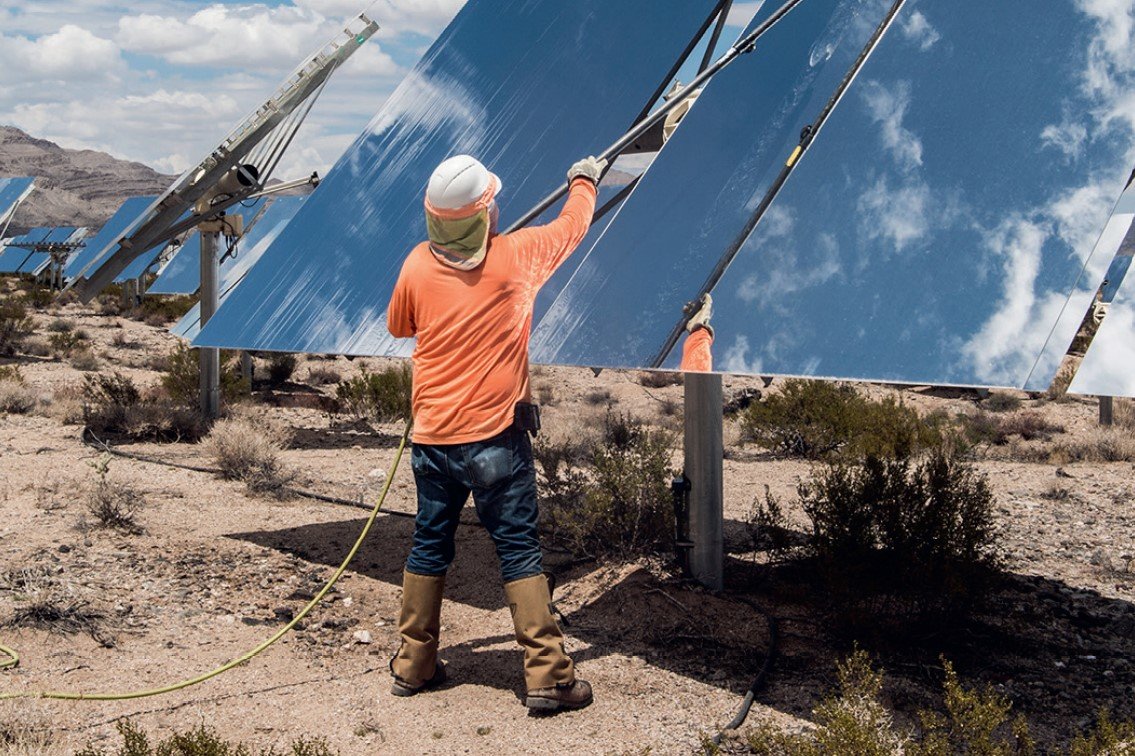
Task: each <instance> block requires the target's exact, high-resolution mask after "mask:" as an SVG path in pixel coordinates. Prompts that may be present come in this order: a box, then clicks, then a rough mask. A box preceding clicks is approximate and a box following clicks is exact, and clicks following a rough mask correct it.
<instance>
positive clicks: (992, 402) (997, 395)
mask: <svg viewBox="0 0 1135 756" xmlns="http://www.w3.org/2000/svg"><path fill="white" fill-rule="evenodd" d="M981 408H982V409H984V410H986V411H988V412H1016V411H1017V410H1019V409H1020V408H1021V400H1020V398H1019V397H1016V396H1014V395H1012V394H1007V393H1004V392H1001V391H994V392H992V393H990V394H989V396H987V397H986V398H985V399H983V400H982V401H981Z"/></svg>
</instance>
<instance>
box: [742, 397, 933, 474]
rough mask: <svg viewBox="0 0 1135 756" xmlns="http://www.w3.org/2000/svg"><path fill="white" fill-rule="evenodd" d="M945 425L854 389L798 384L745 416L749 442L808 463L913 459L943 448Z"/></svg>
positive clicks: (748, 411) (899, 403)
mask: <svg viewBox="0 0 1135 756" xmlns="http://www.w3.org/2000/svg"><path fill="white" fill-rule="evenodd" d="M941 425H942V424H941V422H940V421H939V420H938V419H936V418H922V417H920V416H919V415H918V413H917V412H916V411H915V410H914V409H913V408H911V407H907V406H905V405H904V404H902V402H899V401H896V400H894V399H892V398H890V397H887V398H885V399H883V400H882V401H875V400H872V399H869V398H867V397H865V396H863V395H862V394H860V393H859V391H857V390H856V389H855V388H854V387H852V386H847V385H840V384H835V383H828V382H824V381H806V380H798V379H793V380H788V381H785V382H784V384H783V387H782V390H781V391H780V393H778V394H774V395H772V396H770V397H768V398H767V399H765V400H764V401H761V402H758V403H755V404H752V405H750V406H749V407H748V408H747V409H746V410H745V411H744V412H743V413H742V415H741V432H742V434H743V437H744V438H745V439H747V440H750V441H755V442H756V443H757V444H759V445H760V446H763V447H765V448H766V449H771V450H774V451H778V452H781V453H784V454H789V455H792V456H799V457H806V458H809V459H820V458H822V457H826V456H832V455H838V456H845V457H849V458H853V457H860V456H862V455H866V454H876V455H909V454H912V453H914V452H916V451H918V450H919V449H923V448H927V447H930V446H934V445H935V444H938V443H940V442H941V439H942V437H943V430H942V427H941Z"/></svg>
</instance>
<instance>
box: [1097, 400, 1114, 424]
mask: <svg viewBox="0 0 1135 756" xmlns="http://www.w3.org/2000/svg"><path fill="white" fill-rule="evenodd" d="M1114 424H1115V398H1114V397H1110V396H1101V397H1100V425H1102V426H1103V427H1105V428H1110V427H1111V426H1112V425H1114Z"/></svg>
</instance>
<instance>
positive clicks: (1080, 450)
mask: <svg viewBox="0 0 1135 756" xmlns="http://www.w3.org/2000/svg"><path fill="white" fill-rule="evenodd" d="M1048 461H1049V462H1051V463H1053V464H1069V463H1072V462H1135V438H1132V437H1131V435H1130V434H1129V433H1127V432H1126V430H1124V429H1119V428H1097V429H1095V430H1093V431H1092V432H1091V433H1090V434H1088V436H1087V438H1086V439H1084V440H1082V441H1069V442H1064V443H1058V444H1056V445H1054V446H1053V447H1052V449H1051V450H1050V451H1049V453H1048Z"/></svg>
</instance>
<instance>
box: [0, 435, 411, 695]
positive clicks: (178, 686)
mask: <svg viewBox="0 0 1135 756" xmlns="http://www.w3.org/2000/svg"><path fill="white" fill-rule="evenodd" d="M410 427H411V424H410V423H407V424H406V430H405V431H403V432H402V440H401V441H400V442H399V444H398V453H397V455H396V456H395V457H394V463H393V464H392V465H391V466H390V471H389V473H388V474H387V476H386V482H385V483H384V484H383V486H382V492H381V493H380V494H379V497H378V501H377V502H376V503H375V505H374V508H373V509H372V510H371V513H370V516H369V517H368V518H367V521H366V525H364V526H363V530H362V532H361V533H359V537H358V539H356V540H355V545H354V546H352V547H351V550H350V551H349V552H347V557H346V558H345V559H344V560H343V563H342V564H340V565H339V569H337V570H335V574H334V575H332V576H331V579H330V580H329V581H327V584H326V585H325V586H323V588H322V589H320V591H319V593H317V594H316V595H315V598H313V599H312V600H311V601H310V602H308V604H307V606H305V607H304V608H303V610H302V611H300V613H299V614H297V615H296V616H295V618H294V619H293V620H292V621H291V622H289V623H288V624H286V625H284V626H283V627H282V628H280V629H279V630H278V631H277V632H276V633H275V634H274V635H273V636H272V637H271V638H268V639H267V640H266V641H264V642H263V643H261V644H260V645H259V646H257V647H256V648H254V649H252V650H251V651H249V652H247V653H245V654H242V655H241V656H238V657H237V658H235V659H233V660H232V661H230V662H228V663H227V664H224V665H222V666H220V667H217V668H216V669H214V670H212V671H210V672H206V673H204V674H201V675H198V676H197V677H193V678H190V679H188V680H182V681H181V682H179V683H174V684H173V685H167V686H165V687H162V688H151V689H148V690H135V691H129V692H126V693H70V692H60V691H38V692H37V691H28V692H24V693H0V701H5V700H11V699H16V698H52V699H56V700H62V701H128V700H131V699H134V698H149V697H150V696H160V695H163V694H165V693H172V692H174V691H176V690H183V689H185V688H188V687H190V686H193V685H197V684H199V683H203V682H205V681H206V680H211V679H212V678H214V677H217V676H218V675H222V674H224V673H225V672H228V671H229V670H230V669H232V668H233V667H237V666H240V665H241V664H244V663H245V662H247V661H249V660H250V659H252V658H254V657H256V656H258V655H259V654H261V653H262V652H264V651H265V650H267V649H268V648H269V647H270V646H272V645H273V644H275V643H276V641H278V640H280V639H281V638H283V637H284V636H285V635H287V633H288V632H289V631H290V630H292V629H293V628H294V627H295V626H296V625H297V624H299V622H300V620H302V619H303V618H304V617H306V616H307V615H308V613H310V612H311V610H312V609H314V608H315V607H316V605H318V604H319V602H320V601H322V600H323V597H324V596H326V595H327V592H328V591H330V590H331V588H332V587H333V586H334V585H335V583H337V582H338V581H339V578H341V577H342V576H343V573H344V572H346V571H347V567H348V566H349V565H350V564H351V561H352V560H354V558H355V556H356V555H357V554H358V553H359V548H360V547H362V545H363V541H365V540H366V537H367V535H368V534H369V533H370V529H371V526H373V525H374V521H375V520H376V519H377V518H378V513H379V511H380V510H381V509H382V505H383V504H384V503H385V502H386V495H387V494H388V493H389V492H390V486H391V485H392V484H393V482H394V474H395V473H396V472H397V471H398V464H399V463H400V462H401V461H402V456H403V454H404V452H405V451H406V444H407V443H408V441H409V438H410ZM0 653H3V654H6V655H7V656H9V657H10V658H9V659H6V660H4V661H0V670H2V669H10V668H12V667H15V666H16V665H17V664H19V662H20V657H19V655H18V654H17V653H16V652H15V651H13V650H12V649H10V648H8V647H7V646H3V645H0Z"/></svg>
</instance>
